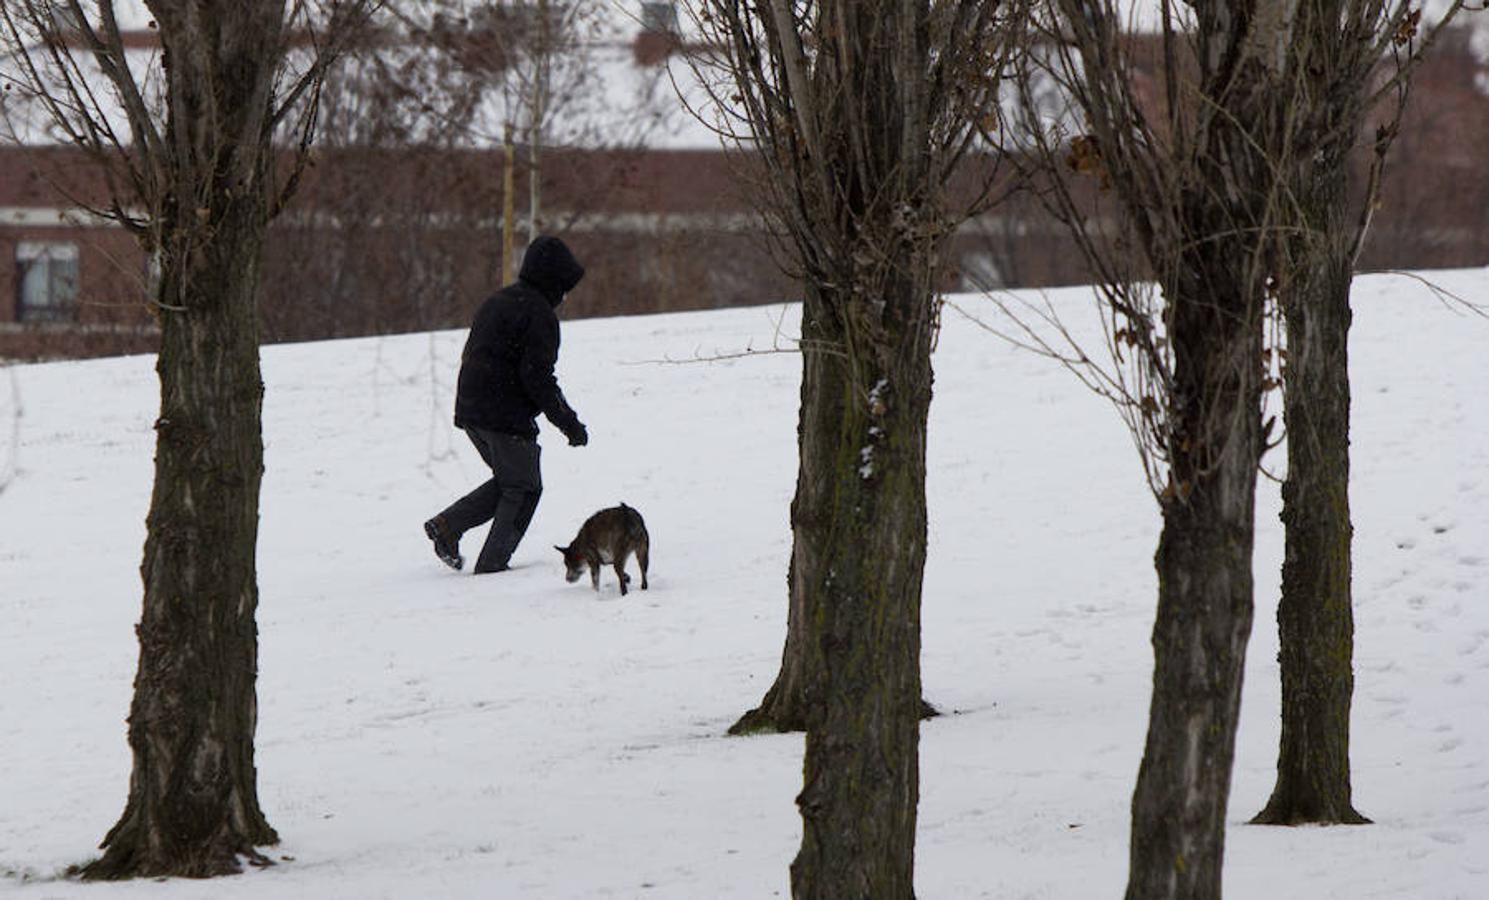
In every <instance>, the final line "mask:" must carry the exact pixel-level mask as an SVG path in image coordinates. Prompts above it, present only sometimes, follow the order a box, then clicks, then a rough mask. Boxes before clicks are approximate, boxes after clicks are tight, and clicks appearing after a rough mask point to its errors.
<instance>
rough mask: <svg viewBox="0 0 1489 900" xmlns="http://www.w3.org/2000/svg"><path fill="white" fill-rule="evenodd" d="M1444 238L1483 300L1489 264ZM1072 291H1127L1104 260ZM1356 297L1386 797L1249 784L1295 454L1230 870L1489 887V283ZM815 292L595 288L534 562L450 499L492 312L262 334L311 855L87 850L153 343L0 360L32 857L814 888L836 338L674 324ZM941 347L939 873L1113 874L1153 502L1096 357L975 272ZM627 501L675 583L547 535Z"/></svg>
mask: <svg viewBox="0 0 1489 900" xmlns="http://www.w3.org/2000/svg"><path fill="white" fill-rule="evenodd" d="M1433 277H1434V278H1436V279H1437V280H1438V281H1440V282H1441V283H1443V284H1444V285H1446V286H1447V287H1449V288H1451V289H1452V290H1454V291H1457V292H1459V293H1461V294H1464V295H1465V296H1468V297H1470V298H1472V299H1475V300H1476V301H1478V302H1481V303H1482V302H1486V301H1489V273H1486V272H1485V271H1482V270H1475V271H1462V272H1449V273H1436V274H1434V275H1433ZM1053 297H1054V300H1055V302H1056V303H1057V304H1058V305H1059V306H1060V307H1061V308H1062V309H1065V310H1066V311H1067V314H1068V315H1069V316H1070V317H1071V318H1072V319H1073V320H1075V321H1077V322H1078V323H1083V324H1084V325H1085V326H1089V325H1090V324H1091V320H1092V318H1093V316H1092V313H1091V311H1090V308H1089V306H1088V304H1087V303H1086V302H1085V300H1084V292H1082V291H1064V292H1060V293H1057V294H1055V295H1053ZM961 302H962V303H963V304H964V305H966V306H968V307H969V308H980V309H986V308H987V304H986V301H981V300H978V299H976V298H964V299H963V300H962V301H961ZM1355 308H1356V318H1355V330H1354V339H1353V344H1352V347H1351V352H1352V356H1353V360H1352V362H1353V366H1354V397H1355V412H1356V418H1355V427H1354V433H1353V434H1354V437H1353V449H1354V454H1355V455H1354V470H1353V472H1354V482H1353V484H1354V509H1355V515H1354V520H1355V526H1356V535H1357V541H1356V547H1357V555H1356V567H1355V571H1356V582H1355V584H1356V587H1355V597H1356V601H1357V626H1358V647H1357V656H1356V668H1357V682H1358V683H1357V689H1356V695H1355V716H1354V738H1355V743H1354V747H1355V749H1354V771H1355V797H1356V805H1357V807H1358V808H1359V809H1360V810H1361V811H1362V812H1364V813H1365V814H1366V815H1368V816H1370V817H1372V818H1374V819H1375V821H1376V822H1377V824H1375V825H1373V826H1370V827H1360V828H1332V829H1319V828H1302V829H1296V830H1284V829H1273V828H1258V827H1252V826H1246V825H1244V824H1243V823H1244V821H1245V820H1246V819H1247V818H1248V817H1250V816H1251V815H1252V814H1253V813H1255V812H1256V811H1257V810H1258V809H1260V808H1261V806H1262V805H1263V803H1264V802H1265V800H1266V798H1267V795H1268V793H1269V792H1270V790H1271V787H1272V780H1273V778H1272V773H1273V765H1274V762H1275V752H1276V740H1277V694H1278V687H1277V666H1276V663H1275V661H1274V659H1275V654H1276V638H1275V626H1274V624H1273V621H1272V616H1273V611H1274V606H1275V596H1276V590H1277V581H1278V567H1279V561H1280V560H1279V557H1280V553H1281V528H1280V524H1279V523H1278V520H1277V510H1278V497H1277V494H1278V491H1277V486H1276V485H1275V484H1273V483H1270V482H1264V483H1263V484H1262V485H1261V489H1260V492H1259V493H1260V496H1261V503H1260V508H1259V510H1258V525H1259V543H1258V548H1257V557H1256V566H1257V575H1258V598H1257V599H1258V610H1257V617H1256V622H1257V627H1256V631H1255V633H1254V637H1253V641H1252V652H1251V654H1250V660H1249V667H1248V672H1247V676H1248V677H1247V686H1246V694H1245V700H1244V707H1243V718H1242V728H1241V734H1240V744H1239V748H1238V754H1237V756H1238V759H1237V766H1236V772H1235V779H1234V788H1233V792H1232V803H1231V810H1230V816H1229V820H1230V822H1231V826H1232V827H1231V829H1230V832H1229V841H1228V847H1227V853H1226V874H1225V884H1226V892H1227V896H1228V897H1231V898H1263V900H1279V898H1302V897H1307V898H1325V897H1328V898H1367V897H1374V898H1413V900H1423V898H1425V900H1447V898H1462V900H1469V898H1483V897H1489V353H1486V348H1489V321H1486V320H1484V319H1479V318H1475V317H1472V316H1467V315H1464V314H1462V313H1461V312H1459V311H1456V310H1453V309H1449V308H1447V307H1446V306H1444V305H1443V304H1442V303H1440V302H1439V301H1438V300H1436V299H1435V298H1434V297H1433V296H1432V295H1431V294H1430V292H1429V291H1427V289H1426V288H1424V287H1423V286H1422V285H1421V284H1420V283H1418V282H1417V281H1414V280H1411V279H1408V278H1405V277H1399V276H1377V277H1371V278H1366V279H1363V280H1362V281H1360V282H1359V283H1357V287H1356V305H1355ZM794 315H795V311H794V310H789V309H788V310H782V309H780V308H756V309H743V310H729V311H721V312H708V313H694V314H682V315H669V316H658V317H648V318H629V319H615V320H588V321H581V322H573V323H568V324H566V325H565V330H564V349H563V356H562V358H561V361H560V367H559V373H560V379H561V381H562V383H563V384H564V386H565V388H566V390H567V391H568V393H569V396H570V399H571V400H572V401H573V403H574V405H575V406H576V408H577V409H578V410H579V412H580V414H581V416H583V418H584V419H585V421H586V422H587V424H588V425H589V429H590V434H591V444H590V446H588V447H585V448H580V449H574V448H569V447H567V446H565V445H564V442H563V441H562V439H561V438H559V437H558V436H557V434H556V433H555V432H553V431H552V430H546V431H545V435H544V438H543V441H544V444H545V446H546V453H545V459H544V480H545V483H546V488H547V491H546V494H545V496H544V498H543V503H542V506H541V507H540V509H539V510H538V514H537V517H536V519H535V521H534V523H533V526H532V529H531V531H530V532H529V535H528V538H527V540H526V541H525V543H524V544H523V546H522V547H521V548H520V549H519V550H518V553H517V556H516V558H515V559H514V563H515V564H516V566H517V568H516V569H514V570H513V571H511V572H509V573H505V574H502V575H496V576H485V577H479V578H477V577H471V576H469V575H457V574H455V573H453V572H451V571H449V570H447V569H445V568H444V567H443V566H442V565H440V564H439V562H438V561H437V560H436V559H435V558H434V556H433V555H432V554H431V552H430V550H429V545H428V542H427V541H426V540H425V538H424V536H423V534H422V533H421V530H420V523H421V522H422V521H423V520H424V519H425V518H427V517H428V516H430V515H432V514H433V513H434V512H436V511H438V510H439V509H440V508H442V507H443V506H444V505H445V504H446V503H448V502H449V501H450V500H451V499H453V498H454V497H455V496H457V495H458V494H459V493H462V492H463V491H464V490H466V489H468V488H470V487H472V486H474V485H475V484H476V482H477V481H478V480H479V479H480V478H481V477H482V475H481V469H480V466H479V462H478V460H477V458H476V455H475V453H474V452H473V451H472V450H471V448H470V447H469V446H468V444H466V442H465V440H464V438H463V436H460V435H458V434H457V433H455V432H454V431H453V429H452V427H451V426H450V423H449V418H450V415H449V410H450V406H451V390H452V383H453V377H454V370H455V365H456V361H457V358H458V354H459V349H460V344H461V341H462V340H463V334H461V333H457V332H445V333H440V334H435V335H416V336H408V337H399V338H387V339H369V340H352V341H341V342H334V343H323V344H308V345H297V346H278V347H271V348H266V349H265V351H264V372H265V380H266V382H267V398H266V401H265V437H266V444H267V450H266V464H267V473H266V476H265V481H264V496H263V514H262V532H261V540H260V545H259V562H260V573H261V585H262V606H261V609H260V614H259V624H260V631H261V639H262V660H261V669H262V671H261V677H260V681H259V697H260V723H259V738H258V762H259V786H260V793H261V796H262V799H263V802H264V807H265V811H266V813H267V814H268V817H269V820H270V822H271V823H272V824H273V825H274V826H275V827H276V828H277V829H278V830H279V833H280V835H281V836H282V838H283V844H282V845H281V846H280V847H278V848H276V849H275V850H274V852H273V856H274V857H275V858H276V859H282V860H284V862H283V863H282V864H281V865H277V866H274V867H272V868H270V869H267V870H263V871H251V872H249V873H247V874H245V875H244V876H242V877H239V878H234V879H228V880H219V881H214V882H211V883H191V882H173V883H155V882H145V883H137V884H125V885H110V886H82V885H77V884H73V883H70V882H65V881H58V880H56V878H55V876H56V873H57V872H58V871H59V870H61V869H62V868H64V867H66V866H68V865H69V864H72V863H76V862H79V861H82V860H84V859H86V858H88V857H89V855H90V853H92V852H93V849H92V848H93V845H94V844H96V843H97V841H98V840H99V839H101V838H102V836H103V834H104V832H105V831H106V830H107V829H108V827H109V826H110V825H111V824H112V823H113V821H114V819H115V818H116V817H117V815H118V814H119V812H120V811H121V809H122V807H123V801H124V796H125V790H126V784H127V778H128V771H129V755H128V750H127V747H126V746H125V737H124V717H125V715H126V712H127V710H128V703H129V697H130V690H131V687H130V682H131V680H132V678H133V674H134V666H135V657H136V652H137V646H136V643H135V639H134V634H133V626H134V623H135V621H136V620H137V618H138V615H139V606H140V586H139V577H138V566H139V560H140V550H141V545H142V542H143V540H144V527H143V520H144V515H145V511H146V508H147V505H148V500H149V490H150V478H151V457H152V452H153V431H152V430H151V424H152V422H153V419H154V415H155V409H156V404H157V387H156V383H155V375H154V371H153V360H152V359H149V358H144V357H138V358H127V359H116V360H102V361H94V362H86V363H67V364H54V365H40V366H26V367H17V368H13V369H10V370H0V454H4V456H0V477H3V473H4V472H5V471H7V469H8V467H9V466H10V465H11V463H12V462H13V463H14V465H15V466H16V467H17V470H18V471H17V474H16V476H15V477H14V479H13V480H12V481H11V482H10V484H9V485H8V486H7V487H6V488H5V489H4V491H3V493H0V622H3V623H4V625H3V627H0V896H16V897H21V898H27V900H31V898H35V900H41V898H76V897H87V898H90V900H95V898H97V900H105V898H106V900H113V898H129V900H137V898H147V897H148V898H152V900H154V898H198V897H201V898H206V897H212V898H218V897H222V898H256V900H270V898H273V900H284V898H315V900H331V898H346V900H353V898H355V900H371V898H668V900H709V898H720V897H737V898H751V900H753V898H761V897H772V896H782V897H784V896H787V895H788V894H789V891H788V887H787V885H788V875H787V866H788V865H789V863H790V861H791V858H792V856H793V855H794V853H795V851H796V847H797V843H798V840H799V819H798V817H797V814H796V811H795V808H794V806H793V798H794V796H795V794H796V792H797V790H798V789H799V788H800V779H801V747H802V741H801V738H800V737H799V736H769V737H757V738H745V739H739V738H725V737H722V736H721V735H722V733H723V731H724V729H725V728H726V727H727V726H728V725H729V723H730V722H732V721H733V719H734V718H735V717H736V716H737V715H738V714H739V713H741V712H743V711H744V710H745V709H746V708H748V707H750V706H751V705H753V704H754V703H755V702H756V701H757V700H759V698H760V696H761V695H762V693H763V692H764V690H765V689H766V687H767V686H768V685H769V684H770V681H771V679H772V678H773V676H774V675H775V671H776V667H777V664H778V661H779V654H780V650H781V644H782V641H783V639H784V636H785V630H784V629H785V613H786V597H785V572H786V560H787V556H788V553H789V548H790V533H789V528H788V524H787V505H788V503H789V501H790V497H791V493H792V489H793V485H794V479H795V463H794V451H795V446H794V445H795V428H796V403H797V385H798V370H799V364H800V361H799V359H798V358H797V357H795V356H794V355H791V354H784V353H783V354H765V355H759V356H756V357H753V358H748V359H739V360H732V361H727V362H715V363H704V364H688V365H670V364H659V363H657V362H656V361H657V360H662V359H665V358H671V359H673V360H687V359H691V358H693V357H695V356H696V355H705V356H706V355H710V354H716V353H728V352H733V351H738V350H741V349H743V348H746V347H753V348H755V349H763V348H769V347H770V346H771V345H772V342H773V335H774V334H775V332H776V328H777V320H779V319H781V318H783V317H784V325H783V328H784V331H785V333H786V334H788V335H789V334H790V333H792V332H793V330H794V328H795V323H794V318H793V317H794ZM935 365H936V399H935V403H934V405H933V410H932V423H931V438H930V460H931V474H930V484H929V494H930V512H931V543H930V554H929V561H928V563H927V572H926V588H925V646H924V672H925V684H926V692H927V696H928V697H929V698H930V699H931V700H932V701H933V702H935V703H936V704H937V705H939V706H940V707H942V708H943V709H945V710H947V711H954V712H953V713H952V714H950V715H947V716H944V717H942V718H940V719H937V720H935V721H932V722H929V723H927V724H926V725H925V726H924V728H923V729H922V757H921V762H922V799H921V804H920V833H919V845H918V853H917V882H918V893H919V896H920V897H921V898H922V900H964V898H977V897H989V898H1028V897H1037V898H1087V897H1089V898H1102V897H1105V898H1110V897H1115V896H1119V895H1120V893H1121V890H1122V885H1123V883H1124V881H1125V875H1126V860H1127V826H1128V804H1129V801H1130V797H1131V790H1132V785H1133V781H1134V778H1135V775H1136V771H1137V763H1138V759H1139V756H1140V753H1141V746H1142V739H1143V734H1144V730H1145V728H1146V710H1147V703H1148V693H1149V690H1148V688H1149V679H1150V672H1151V653H1150V649H1149V646H1148V632H1149V628H1150V626H1151V621H1152V611H1153V601H1154V577H1153V572H1152V554H1153V550H1154V546H1155V540H1156V536H1157V528H1158V524H1159V520H1158V513H1157V508H1156V506H1155V504H1154V503H1153V501H1152V500H1151V498H1150V497H1149V495H1148V494H1147V491H1146V487H1145V486H1144V482H1143V479H1142V474H1141V470H1140V468H1139V466H1138V463H1137V460H1136V458H1135V456H1134V454H1133V451H1132V449H1131V444H1130V442H1129V440H1128V438H1127V435H1126V434H1125V432H1124V431H1123V430H1122V426H1121V425H1120V422H1119V420H1118V418H1117V416H1116V415H1115V413H1114V412H1112V411H1111V410H1110V409H1109V408H1107V407H1106V406H1104V405H1103V403H1102V402H1101V401H1099V400H1097V399H1095V398H1093V397H1091V396H1089V395H1087V394H1086V393H1084V392H1083V391H1082V389H1081V388H1080V387H1079V386H1078V385H1077V384H1076V382H1075V381H1074V379H1073V378H1072V377H1071V376H1069V375H1068V374H1067V373H1065V372H1063V371H1061V370H1059V369H1058V368H1056V367H1055V366H1053V365H1051V364H1049V363H1047V362H1045V361H1043V360H1040V359H1037V358H1034V357H1032V356H1030V355H1027V354H1023V353H1019V352H1017V351H1014V350H1011V349H1009V348H1008V347H1006V346H1005V345H1003V344H1001V343H999V342H998V341H997V340H996V339H994V338H992V337H990V336H989V335H987V334H986V333H984V332H982V331H980V330H978V329H976V328H975V327H973V326H972V325H970V324H969V323H968V322H967V321H965V320H964V319H962V318H961V317H959V316H957V315H955V314H952V313H949V312H948V314H947V316H946V322H945V333H944V335H943V337H942V340H941V344H940V348H939V350H938V352H937V354H936V357H935ZM11 378H13V379H14V388H15V390H14V398H16V399H15V400H12V399H11V398H12V391H11V389H10V388H11V385H9V384H6V383H5V382H6V381H7V380H9V379H11ZM16 400H18V401H19V403H20V404H21V410H20V412H21V418H20V420H19V430H18V433H19V445H18V447H12V446H11V444H10V441H9V440H8V439H7V437H8V435H9V434H10V431H11V423H12V422H13V421H14V417H15V415H16V413H17V410H16V409H15V407H14V403H15V402H16ZM545 428H546V426H545ZM1282 460H1283V456H1282V454H1281V453H1280V452H1278V451H1274V452H1273V454H1271V455H1270V456H1269V462H1270V464H1271V465H1273V466H1280V465H1281V464H1282ZM619 500H625V501H626V502H628V503H630V504H631V505H633V506H635V507H637V508H638V509H639V510H641V512H642V513H643V514H644V515H645V516H646V520H647V523H648V525H649V527H650V530H651V534H652V575H651V584H652V588H651V590H650V591H647V592H645V593H642V592H639V591H637V592H634V593H632V594H631V595H630V596H629V597H627V598H626V599H624V600H622V599H620V597H619V595H618V593H617V590H616V586H615V583H614V581H613V579H611V578H609V577H607V578H606V579H605V580H604V582H603V585H602V587H603V589H602V591H601V593H600V594H599V595H598V596H596V595H595V594H594V593H593V592H592V591H591V590H590V589H589V587H588V585H587V583H583V582H582V583H580V584H577V585H567V584H565V583H564V581H563V571H562V566H561V561H560V559H559V555H558V554H557V553H556V552H555V551H554V550H553V549H552V545H553V544H561V543H567V542H568V540H569V539H570V538H571V537H573V534H574V532H575V531H576V530H577V529H578V526H579V524H580V523H581V522H582V521H583V519H584V518H585V517H586V516H587V515H588V514H589V513H591V512H593V511H594V510H596V509H599V508H600V507H602V506H609V505H613V504H614V503H615V502H617V501H619ZM479 540H480V535H478V534H473V535H470V536H468V537H467V538H466V545H465V550H466V553H467V555H473V554H474V552H475V550H476V549H477V547H478V544H479Z"/></svg>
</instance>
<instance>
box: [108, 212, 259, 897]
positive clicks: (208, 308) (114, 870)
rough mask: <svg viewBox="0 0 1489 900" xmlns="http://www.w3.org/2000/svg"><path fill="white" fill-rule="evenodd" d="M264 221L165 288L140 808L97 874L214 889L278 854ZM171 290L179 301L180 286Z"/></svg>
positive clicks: (135, 745)
mask: <svg viewBox="0 0 1489 900" xmlns="http://www.w3.org/2000/svg"><path fill="white" fill-rule="evenodd" d="M262 234H263V226H262V223H260V222H251V221H243V220H242V219H239V220H238V221H230V220H224V221H222V222H220V223H219V226H218V231H217V238H218V240H216V241H214V243H213V245H212V246H210V247H206V248H203V252H202V253H201V255H200V256H199V257H197V258H196V259H194V260H192V261H191V262H190V263H189V264H188V265H187V266H186V267H185V268H184V270H183V271H176V272H170V271H167V272H166V273H164V280H165V281H167V282H171V281H174V280H177V279H179V280H181V281H184V282H186V283H188V284H190V285H191V288H190V289H189V293H190V296H191V298H192V301H193V303H192V306H191V308H190V309H189V310H187V311H184V312H170V313H167V314H166V315H165V317H164V318H163V320H162V323H161V326H162V327H161V348H160V357H159V362H158V363H157V365H156V370H157V371H158V372H159V374H160V386H161V404H160V418H159V419H158V420H157V422H156V426H155V427H156V433H157V437H156V454H155V490H154V494H153V496H152V498H151V502H150V513H149V517H148V519H147V526H148V536H147V538H146V540H145V558H144V564H143V565H142V566H141V569H140V572H141V576H142V578H143V580H144V587H145V600H144V613H143V616H142V618H141V621H140V625H139V628H138V634H139V640H140V659H139V672H138V674H137V675H136V677H135V693H134V701H133V704H132V706H131V708H130V715H129V746H130V749H131V750H132V751H133V753H134V768H133V772H132V774H131V776H130V784H129V802H128V805H127V807H126V809H125V811H124V815H123V816H122V817H121V818H120V820H119V822H118V824H117V825H115V826H114V828H113V830H112V831H110V832H109V834H108V836H107V837H106V838H104V841H103V846H104V847H105V848H106V849H107V853H106V854H105V855H104V857H103V858H102V859H101V860H99V861H98V862H96V863H94V864H92V865H91V866H89V867H88V869H87V871H86V875H87V877H90V878H118V877H135V876H143V877H149V876H155V875H180V876H187V877H205V876H211V875H219V874H225V873H230V872H236V871H238V861H237V856H238V855H240V854H241V855H246V856H250V857H255V856H257V854H256V851H255V850H254V849H253V848H254V847H255V846H257V845H263V844H273V843H276V842H277V841H278V837H277V836H276V835H275V833H274V830H273V829H272V828H270V827H269V824H268V822H267V821H266V820H265V818H264V815H263V813H262V812H260V810H259V802H258V792H257V788H256V775H255V769H254V761H253V735H254V729H255V726H256V722H257V716H258V705H257V696H256V693H255V689H254V681H255V678H256V676H257V673H258V629H257V626H256V624H255V619H254V616H255V611H256V609H257V607H258V586H257V578H256V567H255V547H256V543H257V536H258V500H259V485H260V481H261V478H262V473H263V440H262V437H261V427H260V422H261V416H260V406H261V401H262V397H263V383H262V380H261V377H260V374H259V360H258V331H257V325H256V307H255V302H254V301H255V294H256V289H257V280H258V279H257V275H258V248H259V246H260V243H261V240H262ZM167 289H169V288H167Z"/></svg>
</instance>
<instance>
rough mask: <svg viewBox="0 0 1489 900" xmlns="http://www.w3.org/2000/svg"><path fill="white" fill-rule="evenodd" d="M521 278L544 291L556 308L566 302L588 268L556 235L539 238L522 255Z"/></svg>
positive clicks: (544, 294)
mask: <svg viewBox="0 0 1489 900" xmlns="http://www.w3.org/2000/svg"><path fill="white" fill-rule="evenodd" d="M517 277H518V278H520V279H522V280H523V281H525V282H527V283H528V284H530V285H532V286H533V287H535V288H537V289H538V290H539V291H542V292H543V296H545V297H547V298H548V302H549V303H550V304H552V305H553V306H557V305H559V303H561V302H563V299H564V294H567V293H568V292H569V291H572V290H573V289H574V287H575V285H577V284H579V280H580V279H581V278H583V277H584V266H581V265H580V264H579V260H577V259H575V258H574V254H573V252H572V251H570V250H569V246H568V245H567V244H565V243H564V242H563V241H561V240H559V239H558V238H556V237H553V236H552V235H547V234H543V235H539V236H538V237H536V238H534V239H533V242H532V243H531V244H529V245H528V247H527V252H526V253H524V254H523V256H522V270H521V271H520V272H519V273H518V275H517Z"/></svg>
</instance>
